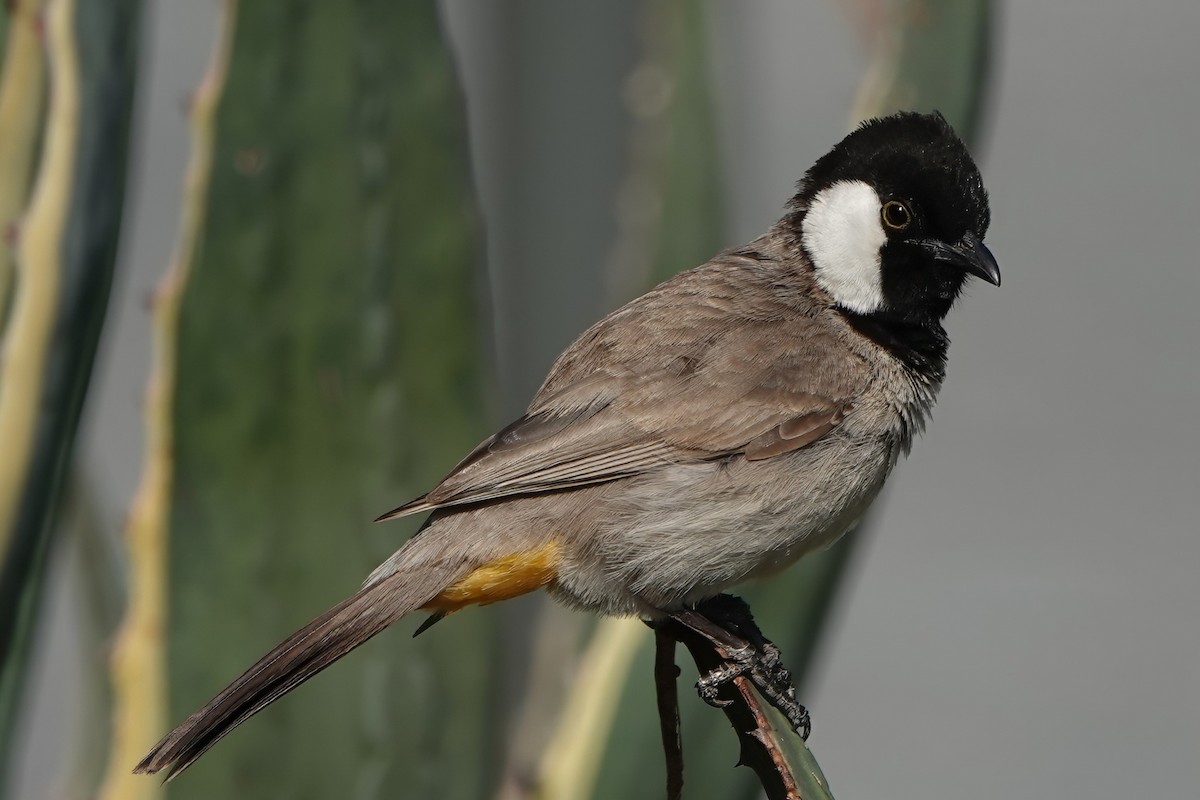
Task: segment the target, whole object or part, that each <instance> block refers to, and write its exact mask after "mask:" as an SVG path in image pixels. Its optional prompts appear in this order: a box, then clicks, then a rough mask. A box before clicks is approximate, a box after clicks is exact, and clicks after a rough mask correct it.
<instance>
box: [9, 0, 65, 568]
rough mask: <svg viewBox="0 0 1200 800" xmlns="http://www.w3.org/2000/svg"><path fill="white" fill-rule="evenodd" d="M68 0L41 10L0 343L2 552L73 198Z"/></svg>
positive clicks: (35, 403)
mask: <svg viewBox="0 0 1200 800" xmlns="http://www.w3.org/2000/svg"><path fill="white" fill-rule="evenodd" d="M73 19H74V2H73V0H55V1H54V2H53V3H52V4H51V6H50V7H49V9H48V10H47V17H46V31H45V36H46V47H47V54H48V56H49V66H50V105H49V110H48V114H47V117H46V139H45V146H44V147H43V149H42V160H41V164H40V166H39V168H38V173H37V183H36V185H35V186H34V189H33V199H32V200H31V202H30V204H29V212H28V214H26V217H25V221H24V224H23V225H22V229H21V236H20V243H19V245H18V249H17V287H16V289H17V291H16V294H15V295H14V296H13V306H12V315H11V317H10V318H9V320H8V325H7V328H6V330H5V334H4V339H3V342H2V347H0V453H2V455H0V556H2V555H3V554H4V553H6V552H7V550H8V540H9V537H10V536H11V535H12V526H13V522H14V520H15V519H16V513H17V506H18V504H19V503H20V500H21V492H22V491H23V489H24V487H25V480H26V473H27V471H28V469H29V460H30V455H31V450H32V447H33V434H34V429H35V427H36V423H37V417H38V410H39V409H40V407H41V398H42V386H43V382H44V380H45V367H46V353H47V351H48V350H49V347H50V338H51V336H52V334H53V332H54V317H55V311H56V309H57V305H58V287H59V282H60V278H61V272H62V252H61V249H62V239H63V229H64V228H65V227H66V224H67V213H68V208H69V206H70V203H71V184H72V178H73V176H74V174H75V150H76V146H77V141H76V140H77V134H78V130H79V59H78V57H77V53H76V52H75V46H74V41H73Z"/></svg>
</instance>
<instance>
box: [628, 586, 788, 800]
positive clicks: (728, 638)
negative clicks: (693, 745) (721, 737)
mask: <svg viewBox="0 0 1200 800" xmlns="http://www.w3.org/2000/svg"><path fill="white" fill-rule="evenodd" d="M710 603H711V604H712V605H713V608H712V609H704V608H703V607H702V608H698V609H694V610H688V611H687V612H686V621H683V620H680V619H674V618H668V619H664V620H660V621H656V622H655V623H654V624H653V625H652V627H653V628H654V631H655V637H656V643H657V645H658V646H657V651H656V659H655V676H656V685H658V686H659V704H658V705H659V719H660V722H661V724H662V730H663V744H664V748H665V750H666V752H667V774H668V792H669V791H670V790H671V786H672V784H671V783H670V781H671V777H670V776H671V774H672V770H673V767H672V763H671V762H672V750H671V748H672V742H674V743H675V745H674V746H677V747H678V746H679V745H678V741H679V740H678V738H677V737H678V733H677V731H678V721H677V720H678V717H677V716H676V717H675V720H676V721H675V722H674V726H675V727H674V728H672V727H670V725H671V723H670V718H669V716H668V715H669V714H670V713H672V712H673V713H674V714H675V715H677V714H678V705H677V702H675V698H674V697H672V698H671V700H664V697H663V691H664V690H663V687H662V679H661V676H660V671H661V669H662V666H661V663H662V661H663V659H664V656H663V652H664V651H667V652H668V653H671V655H669V656H666V658H668V659H669V661H670V663H671V666H674V663H673V662H674V656H673V644H667V643H666V642H680V643H682V644H683V645H684V646H685V647H687V649H688V651H689V652H690V653H691V654H692V658H693V659H694V660H695V662H696V666H697V668H698V669H699V670H700V674H701V675H702V676H704V675H711V674H713V673H714V671H718V670H728V669H729V668H730V666H731V665H734V664H738V663H742V662H744V659H745V650H746V648H750V647H753V646H754V645H755V644H758V642H754V641H753V640H755V639H758V640H760V642H765V641H766V640H764V639H762V638H761V633H759V632H758V628H757V626H755V625H754V620H753V618H752V617H751V616H750V612H749V607H747V606H746V605H745V603H743V602H742V601H741V600H740V599H738V598H734V597H729V596H726V595H722V596H721V597H719V598H714V600H713V601H710ZM710 611H715V612H716V613H715V614H710V613H709V612H710ZM714 616H715V617H718V618H719V620H720V621H718V620H717V619H714V618H713V617H714ZM731 620H732V621H733V622H734V624H733V625H732V626H731V625H730V624H729V623H730V621H731ZM698 623H699V624H698ZM731 627H732V628H733V630H731ZM743 634H746V635H748V638H749V639H750V640H751V641H747V640H746V639H744V638H743ZM671 683H672V687H673V684H674V680H673V679H672V681H671ZM671 691H674V689H673V688H672V689H671ZM713 692H714V694H713V696H711V697H710V698H709V701H710V702H711V703H712V704H713V705H716V706H718V707H719V708H720V709H721V710H722V711H723V712H724V713H725V716H726V717H727V718H728V719H729V723H730V724H731V725H732V726H733V729H734V731H735V732H736V733H737V737H738V741H739V743H740V744H741V754H740V759H739V762H738V763H739V764H741V765H745V766H748V767H750V768H751V769H752V770H754V772H755V773H756V774H757V775H758V779H759V781H760V782H761V783H762V786H763V790H764V792H765V793H766V797H767V798H768V800H802V798H803V796H802V794H801V791H800V788H799V785H798V782H797V777H796V775H795V774H794V773H793V767H792V765H791V764H790V763H789V761H788V759H787V756H786V755H785V754H784V751H783V748H782V746H781V739H780V736H781V735H793V734H792V732H791V731H781V730H778V729H777V728H776V727H775V726H774V725H773V724H772V723H771V720H770V717H769V715H768V711H767V705H766V701H765V700H764V699H763V698H762V696H761V695H759V693H758V692H757V691H756V690H755V688H754V685H753V683H752V681H751V679H750V677H749V676H748V675H747V674H740V675H737V676H736V677H733V678H730V679H729V680H727V681H724V682H722V683H720V684H717V685H716V686H715V689H714V690H713ZM669 731H670V732H673V733H674V737H672V736H669V735H668V733H669ZM679 759H680V765H682V752H680V755H679ZM668 796H669V797H670V798H672V800H675V798H678V797H679V795H668Z"/></svg>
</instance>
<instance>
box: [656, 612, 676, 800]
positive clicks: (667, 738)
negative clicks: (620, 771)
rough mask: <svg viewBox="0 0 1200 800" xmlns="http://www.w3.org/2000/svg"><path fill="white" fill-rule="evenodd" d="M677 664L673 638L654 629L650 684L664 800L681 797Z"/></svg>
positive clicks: (673, 799)
mask: <svg viewBox="0 0 1200 800" xmlns="http://www.w3.org/2000/svg"><path fill="white" fill-rule="evenodd" d="M678 678H679V667H678V666H676V664H675V638H674V636H672V635H671V634H670V633H668V632H666V631H663V630H661V629H659V628H657V627H656V628H655V630H654V686H655V688H656V689H657V690H658V693H657V696H658V720H659V723H660V724H661V726H662V741H663V752H664V753H665V754H666V760H667V800H682V798H683V739H682V737H681V736H680V732H679V687H678V685H677V684H676V681H677V680H678Z"/></svg>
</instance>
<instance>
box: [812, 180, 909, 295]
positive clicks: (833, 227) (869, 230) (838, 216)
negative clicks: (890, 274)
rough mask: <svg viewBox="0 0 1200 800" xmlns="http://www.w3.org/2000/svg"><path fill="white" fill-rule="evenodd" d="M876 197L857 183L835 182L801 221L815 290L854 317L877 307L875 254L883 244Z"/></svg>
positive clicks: (878, 268)
mask: <svg viewBox="0 0 1200 800" xmlns="http://www.w3.org/2000/svg"><path fill="white" fill-rule="evenodd" d="M881 206H882V203H881V202H880V200H879V195H878V194H877V193H876V192H875V190H874V189H872V188H871V187H870V186H869V185H867V184H866V183H863V182H862V181H838V182H837V183H835V184H833V185H832V186H830V187H828V188H826V189H822V190H821V191H819V192H817V196H816V197H815V198H813V201H812V203H811V204H810V205H809V207H808V211H807V213H805V215H804V222H803V223H802V225H801V236H800V240H801V242H802V243H803V245H804V249H805V250H806V251H807V252H808V257H809V258H810V259H812V265H813V270H814V271H815V273H816V278H817V282H818V283H819V284H821V288H823V289H824V290H825V291H827V292H829V294H830V296H831V297H832V298H833V299H834V301H835V302H836V303H837V304H838V305H840V306H842V307H843V308H848V309H849V310H851V311H855V312H857V313H859V314H870V313H871V312H873V311H878V310H879V309H880V308H882V307H883V302H884V301H883V276H882V274H881V264H880V253H879V250H880V248H881V247H883V245H884V243H885V242H886V241H887V234H886V233H885V232H884V230H883V223H882V222H881V221H880V219H879V209H880V207H881Z"/></svg>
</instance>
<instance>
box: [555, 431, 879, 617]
mask: <svg viewBox="0 0 1200 800" xmlns="http://www.w3.org/2000/svg"><path fill="white" fill-rule="evenodd" d="M894 463H895V456H894V451H893V449H891V448H889V447H888V446H887V445H886V444H885V443H883V442H878V443H867V444H863V443H861V442H851V441H849V440H846V439H834V440H832V441H828V442H824V443H821V444H818V445H817V446H814V447H812V448H809V449H806V450H802V451H799V452H797V453H794V454H790V455H788V456H784V457H781V458H777V459H769V460H765V461H756V462H747V461H744V460H742V459H741V458H736V459H733V460H731V461H728V462H709V463H702V464H689V465H675V466H671V467H666V468H664V469H662V470H660V471H657V472H655V473H653V474H649V475H646V476H644V477H641V478H638V479H635V480H632V481H629V482H628V483H626V482H622V484H621V485H620V486H614V487H613V490H612V492H611V493H609V494H608V496H607V497H606V498H605V499H604V501H603V502H604V504H605V505H606V506H607V508H606V511H607V512H608V513H606V514H604V515H602V516H603V518H604V519H605V520H606V523H607V524H605V525H603V527H602V529H601V530H598V531H593V532H592V537H590V538H591V541H589V542H578V543H577V545H578V547H576V548H571V549H572V550H574V552H573V553H572V554H571V557H570V558H569V559H568V563H566V564H564V565H563V566H564V569H563V570H562V572H561V573H560V576H559V581H558V583H559V585H558V587H557V589H556V591H557V593H559V594H560V595H563V596H565V599H567V600H568V602H572V603H573V604H577V605H583V606H586V607H589V608H591V609H593V610H596V611H600V612H603V613H610V614H640V615H643V616H653V614H654V612H655V611H661V610H670V609H673V608H678V607H680V606H683V605H686V604H690V603H693V602H696V601H698V600H701V599H704V598H706V597H711V596H713V595H715V594H718V593H720V592H722V591H725V590H726V589H729V588H731V587H733V586H736V585H737V584H739V583H742V582H743V581H746V580H749V579H752V578H756V577H761V576H764V575H769V574H771V573H774V572H778V571H779V570H782V569H784V568H786V567H788V566H790V565H791V564H793V563H794V562H795V561H796V560H797V559H799V558H800V557H801V556H803V555H804V554H805V553H808V552H811V551H812V550H814V549H818V548H821V547H824V546H827V545H829V544H830V543H832V542H833V541H834V540H835V539H836V538H837V537H839V536H841V535H842V534H843V533H845V532H846V531H847V530H848V529H850V528H851V527H852V526H853V524H854V523H855V522H856V521H857V520H858V518H859V517H860V516H861V515H862V513H863V512H864V511H865V510H866V508H867V507H868V506H869V505H870V503H871V501H872V500H874V499H875V497H876V495H877V494H878V493H879V490H880V488H881V487H882V486H883V482H884V480H885V478H886V477H887V475H888V473H889V472H890V470H891V467H892V465H893V464H894Z"/></svg>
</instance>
